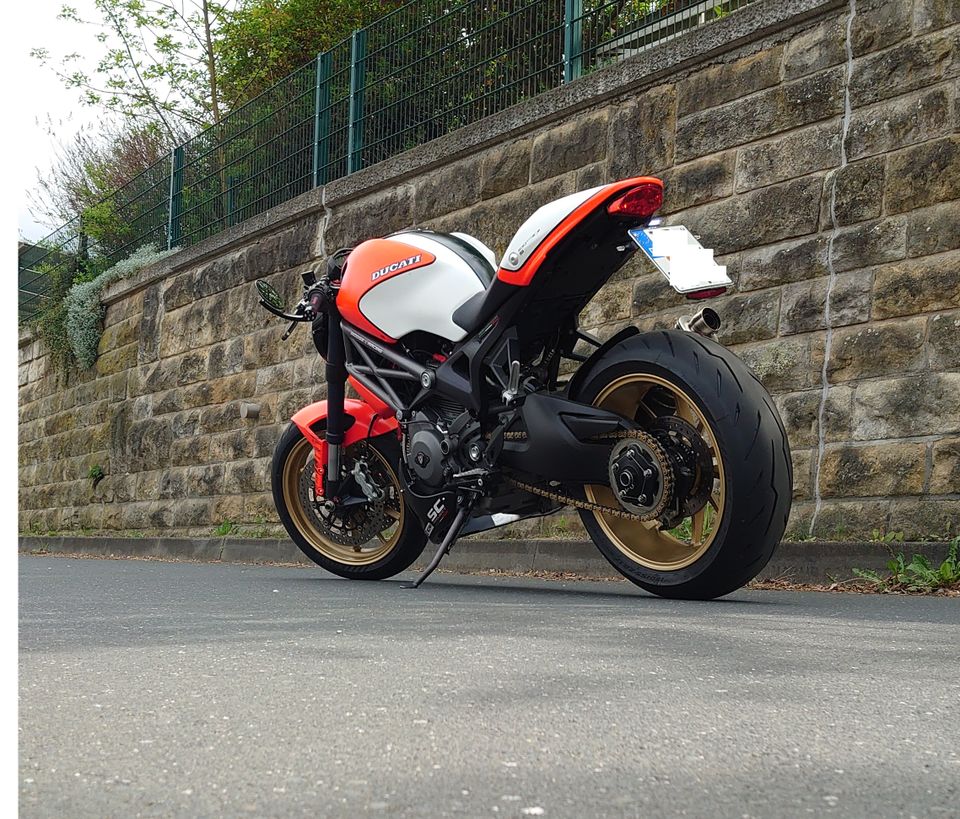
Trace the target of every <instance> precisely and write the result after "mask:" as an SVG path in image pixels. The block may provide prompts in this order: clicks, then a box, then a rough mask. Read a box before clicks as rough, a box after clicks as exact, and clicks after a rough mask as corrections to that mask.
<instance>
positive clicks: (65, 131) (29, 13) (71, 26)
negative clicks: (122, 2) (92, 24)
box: [4, 0, 102, 239]
mask: <svg viewBox="0 0 960 819" xmlns="http://www.w3.org/2000/svg"><path fill="white" fill-rule="evenodd" d="M63 2H64V0H26V2H17V3H16V15H15V16H16V17H18V18H19V19H18V20H17V23H18V29H19V30H18V31H17V32H16V36H15V38H13V39H12V40H10V39H7V38H5V39H7V42H8V43H9V50H8V52H7V58H6V59H5V60H4V62H5V63H6V66H7V68H8V70H12V75H11V76H9V77H7V78H6V79H7V81H9V82H11V83H13V84H15V87H16V88H17V90H18V91H19V94H18V96H19V100H18V104H17V105H16V108H15V109H14V110H15V112H16V113H15V117H14V118H15V126H14V128H13V129H12V134H10V136H12V139H13V142H14V144H13V146H12V148H13V153H12V157H16V159H15V161H12V167H11V168H10V171H9V172H10V184H11V185H12V186H13V188H14V190H15V192H16V194H15V196H16V209H17V225H18V230H19V232H20V234H21V235H22V236H23V237H24V238H27V239H39V238H41V237H43V236H45V235H46V234H47V233H49V232H50V229H49V228H47V227H44V226H41V225H38V224H37V223H36V221H35V220H34V219H33V217H31V215H30V212H29V208H28V202H27V190H29V189H31V188H35V187H36V182H37V169H38V168H40V169H42V170H43V171H46V170H47V169H48V168H49V167H50V164H51V162H52V160H53V157H54V154H55V150H56V143H55V140H54V139H53V138H51V137H49V136H48V135H47V133H46V129H45V124H44V123H45V122H46V118H47V115H50V116H51V117H53V119H54V121H55V122H57V123H59V128H58V130H59V134H60V136H61V137H62V138H63V139H64V140H67V139H69V137H70V136H72V135H73V134H74V133H75V132H76V130H77V129H78V128H79V127H80V126H81V125H82V124H85V123H90V122H95V121H96V120H97V118H98V116H102V114H101V113H100V112H97V111H95V110H94V109H92V108H87V107H85V106H81V105H80V104H79V102H78V100H79V95H78V94H77V92H76V91H67V90H66V89H65V88H64V87H63V85H62V83H61V82H60V80H59V79H58V78H57V77H56V76H55V75H54V73H53V71H52V70H51V69H50V68H44V67H43V66H41V65H40V63H39V62H38V61H37V60H35V59H33V58H32V57H30V50H31V49H32V48H37V47H42V48H47V49H49V51H50V52H51V54H52V55H55V56H56V55H63V54H65V53H68V52H77V53H80V54H90V55H96V54H98V53H99V48H100V46H99V44H98V43H97V42H96V40H95V39H94V35H95V33H96V32H95V31H94V30H93V29H92V28H87V27H84V26H80V25H77V24H76V23H68V22H64V21H59V20H57V19H56V18H57V14H58V13H59V11H60V7H61V6H62V5H63ZM70 5H72V6H73V7H75V8H76V9H78V10H79V11H80V14H81V16H84V15H85V16H87V17H88V18H90V17H93V16H94V15H93V12H92V9H93V0H70ZM8 123H9V120H8ZM12 157H11V159H12Z"/></svg>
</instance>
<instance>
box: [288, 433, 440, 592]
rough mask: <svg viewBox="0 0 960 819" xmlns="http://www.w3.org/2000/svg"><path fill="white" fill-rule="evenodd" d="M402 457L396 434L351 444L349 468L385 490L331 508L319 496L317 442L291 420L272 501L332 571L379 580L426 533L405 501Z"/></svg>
mask: <svg viewBox="0 0 960 819" xmlns="http://www.w3.org/2000/svg"><path fill="white" fill-rule="evenodd" d="M399 461H400V443H399V441H397V439H396V437H395V436H392V435H381V436H378V437H376V438H369V439H366V440H364V441H359V442H357V443H355V444H353V445H352V446H350V447H347V448H346V450H345V451H344V458H343V464H344V469H345V470H346V471H347V472H352V471H353V470H354V469H357V470H358V474H359V475H360V476H361V478H362V480H363V481H364V482H365V483H367V484H368V485H371V486H372V487H374V490H375V491H376V492H378V493H379V494H380V495H381V497H379V498H377V499H375V500H371V501H369V502H368V503H366V504H361V505H358V506H354V507H351V508H350V509H349V510H343V511H336V510H333V509H331V508H329V507H328V506H327V505H326V504H324V503H323V500H322V498H321V499H320V500H319V501H318V499H317V497H316V490H315V463H314V450H313V446H312V445H311V444H310V442H309V441H308V440H307V439H306V438H304V437H303V433H301V432H300V430H299V429H298V428H297V426H296V425H295V424H290V426H289V427H288V428H287V430H286V431H285V432H284V434H283V436H282V437H281V439H280V441H279V442H278V443H277V446H276V449H275V450H274V454H273V470H272V484H273V501H274V504H275V505H276V507H277V513H278V514H279V516H280V521H281V522H282V523H283V525H284V528H285V529H286V530H287V533H288V534H289V535H290V537H291V538H292V539H293V541H294V543H296V544H297V546H299V547H300V551H302V552H303V553H304V554H305V555H306V556H307V557H309V558H310V559H311V560H312V561H313V562H314V563H316V564H318V565H319V566H322V567H323V568H324V569H326V570H327V571H328V572H333V573H334V574H337V575H340V576H341V577H347V578H351V579H357V580H382V579H383V578H386V577H391V576H393V575H395V574H397V573H399V572H402V571H404V570H405V569H407V568H409V567H410V565H411V564H412V563H413V562H414V561H415V560H416V559H417V558H418V557H419V556H420V554H421V553H422V552H423V547H424V546H425V545H426V536H425V535H424V533H423V530H422V528H421V527H420V525H419V522H418V521H417V519H416V516H415V515H414V514H413V513H412V511H411V510H409V509H407V507H406V504H405V503H404V501H403V496H402V494H401V491H400V480H399V478H398V477H397V464H398V463H399Z"/></svg>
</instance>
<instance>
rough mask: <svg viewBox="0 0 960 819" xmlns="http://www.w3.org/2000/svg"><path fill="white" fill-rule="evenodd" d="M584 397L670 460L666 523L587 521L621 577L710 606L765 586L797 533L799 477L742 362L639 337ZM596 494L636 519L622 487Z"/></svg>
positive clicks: (597, 515)
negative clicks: (774, 561) (760, 582)
mask: <svg viewBox="0 0 960 819" xmlns="http://www.w3.org/2000/svg"><path fill="white" fill-rule="evenodd" d="M574 397H575V398H576V400H578V401H583V402H584V403H590V404H593V405H594V406H597V407H600V408H602V409H606V410H610V411H613V412H616V413H619V414H620V415H624V416H626V417H627V418H630V419H631V420H633V421H635V422H636V423H637V424H638V425H639V426H640V427H641V429H644V430H648V431H649V432H650V433H651V434H652V435H654V436H656V438H657V439H659V441H660V442H662V444H663V446H662V451H664V452H667V453H668V454H669V461H670V475H671V479H670V481H669V486H670V491H671V492H673V493H674V495H673V496H671V498H670V503H669V504H665V503H664V504H663V511H662V512H661V513H659V516H658V517H657V519H655V520H649V521H642V522H641V521H639V520H636V519H631V518H629V517H622V516H618V515H611V514H605V513H602V512H596V511H586V510H581V511H580V516H581V519H582V520H583V523H584V526H585V527H586V529H587V532H588V533H589V534H590V537H591V539H592V540H593V542H594V543H595V544H596V546H597V548H598V549H599V550H600V552H601V553H602V554H603V555H604V557H606V558H607V560H608V561H609V562H610V563H611V564H612V565H613V566H614V568H616V569H617V570H618V571H619V572H620V573H621V574H623V575H624V576H625V577H626V578H627V579H629V580H631V581H633V582H634V583H636V584H637V585H638V586H641V587H642V588H644V589H646V590H647V591H650V592H653V593H654V594H658V595H660V596H663V597H674V598H686V599H700V600H706V599H712V598H715V597H720V596H722V595H724V594H728V593H729V592H732V591H734V590H735V589H738V588H740V586H742V585H744V584H745V583H747V582H749V581H750V580H752V579H753V578H754V577H756V575H757V574H758V573H759V572H760V570H761V569H762V568H763V567H764V566H765V565H766V564H767V562H768V561H769V559H770V557H771V556H772V554H773V551H774V549H775V548H776V546H777V544H778V543H779V542H780V538H781V536H782V535H783V532H784V530H785V528H786V525H787V518H788V516H789V514H790V504H791V498H792V486H793V471H792V465H791V460H790V449H789V445H788V442H787V436H786V432H785V431H784V428H783V423H782V422H781V420H780V416H779V415H778V413H777V411H776V408H775V407H774V406H773V402H772V401H771V399H770V396H769V395H768V394H767V392H766V390H765V389H764V388H763V386H762V385H761V384H760V382H759V381H758V380H757V378H756V377H755V376H754V375H753V374H752V373H751V372H750V370H749V369H748V368H747V367H746V365H745V364H744V363H743V362H742V361H741V360H740V359H739V358H737V357H736V356H735V355H733V353H731V352H730V351H729V350H727V349H725V348H724V347H722V346H721V345H719V344H717V343H715V342H713V341H710V340H709V339H705V338H703V337H702V336H699V335H695V334H692V333H685V332H677V331H663V332H653V333H645V334H641V335H636V336H632V337H631V338H628V339H627V340H625V341H623V342H621V343H620V344H618V345H616V346H615V347H613V348H611V349H610V350H609V351H607V352H606V353H605V354H604V356H603V358H602V359H601V360H600V361H598V362H596V363H595V364H593V365H592V366H591V370H590V372H589V373H588V374H587V377H586V379H585V381H584V383H583V387H582V389H581V390H579V391H578V394H577V395H576V396H574ZM654 448H656V447H654ZM584 494H585V496H586V499H587V500H588V501H590V502H592V503H596V504H599V505H601V506H603V507H609V508H614V509H618V508H619V509H622V508H624V502H623V493H621V492H619V491H616V490H614V489H612V488H611V487H610V486H603V485H588V486H585V487H584ZM627 509H628V511H629V510H630V505H629V504H627Z"/></svg>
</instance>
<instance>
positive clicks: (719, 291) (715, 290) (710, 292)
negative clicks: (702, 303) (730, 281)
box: [683, 287, 727, 301]
mask: <svg viewBox="0 0 960 819" xmlns="http://www.w3.org/2000/svg"><path fill="white" fill-rule="evenodd" d="M726 292H727V288H726V287H708V288H706V289H704V290H694V291H692V292H690V293H684V294H683V295H684V296H686V297H687V298H688V299H692V300H694V301H699V300H700V299H712V298H715V297H716V296H722V295H723V294H724V293H726Z"/></svg>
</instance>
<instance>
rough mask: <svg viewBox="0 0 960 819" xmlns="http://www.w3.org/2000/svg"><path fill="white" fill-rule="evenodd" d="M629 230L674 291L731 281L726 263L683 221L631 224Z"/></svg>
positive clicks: (722, 284) (712, 285) (705, 288)
mask: <svg viewBox="0 0 960 819" xmlns="http://www.w3.org/2000/svg"><path fill="white" fill-rule="evenodd" d="M629 233H630V238H631V239H633V241H634V242H635V243H636V245H637V247H639V248H640V249H641V250H642V251H643V252H644V255H645V256H646V257H647V258H648V259H649V260H650V261H651V262H653V263H654V265H656V267H657V269H658V270H659V271H660V272H661V273H663V275H664V276H666V278H667V281H668V282H670V286H671V287H672V288H673V289H674V290H676V291H677V292H678V293H690V292H693V291H696V290H707V289H710V288H714V287H729V286H730V285H732V284H733V282H732V281H731V279H730V277H729V276H728V275H727V268H726V266H725V265H722V264H717V263H716V262H715V261H714V259H713V251H712V250H710V249H709V248H705V247H703V246H702V245H701V244H700V242H698V241H697V237H696V236H694V235H693V234H692V233H691V232H690V231H689V230H687V229H686V228H685V227H684V226H683V225H670V226H669V227H646V228H633V229H632V230H630V231H629Z"/></svg>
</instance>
